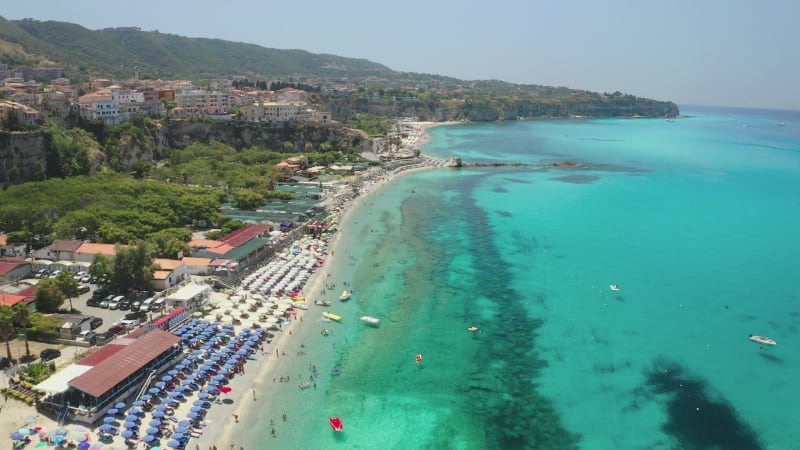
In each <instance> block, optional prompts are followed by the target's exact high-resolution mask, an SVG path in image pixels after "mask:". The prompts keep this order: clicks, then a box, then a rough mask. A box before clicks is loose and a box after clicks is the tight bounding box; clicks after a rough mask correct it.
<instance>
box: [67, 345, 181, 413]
mask: <svg viewBox="0 0 800 450" xmlns="http://www.w3.org/2000/svg"><path fill="white" fill-rule="evenodd" d="M180 341H181V339H180V338H179V337H178V336H175V335H174V334H171V333H167V332H166V331H161V330H153V331H151V332H150V333H148V334H146V335H144V336H142V337H140V338H139V339H137V340H136V341H134V342H133V343H131V344H130V345H127V346H125V348H123V349H122V350H119V351H118V352H116V353H114V354H113V355H111V356H109V357H108V358H106V359H105V360H103V361H101V362H99V363H98V364H97V365H96V366H94V367H93V368H92V370H90V371H88V372H86V373H84V374H83V375H81V376H79V377H77V378H75V379H74V380H72V381H70V383H69V384H70V386H72V387H74V388H76V389H78V390H80V391H83V392H86V393H87V394H89V395H91V396H94V397H100V396H101V395H103V394H105V393H106V392H108V391H109V390H110V389H111V388H113V387H114V386H116V385H117V384H119V383H121V382H122V381H123V380H125V378H128V377H129V376H131V375H133V374H134V373H136V372H137V371H138V370H140V369H141V368H143V367H144V366H146V365H147V364H149V363H150V362H152V361H153V360H154V359H155V358H156V357H158V356H159V355H160V354H162V353H164V352H166V351H167V350H169V349H170V348H171V347H172V346H173V345H175V344H177V343H179V342H180Z"/></svg>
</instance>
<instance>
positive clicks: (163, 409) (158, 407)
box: [156, 405, 167, 412]
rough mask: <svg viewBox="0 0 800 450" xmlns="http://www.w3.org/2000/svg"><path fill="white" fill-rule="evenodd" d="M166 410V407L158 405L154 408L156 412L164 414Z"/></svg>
mask: <svg viewBox="0 0 800 450" xmlns="http://www.w3.org/2000/svg"><path fill="white" fill-rule="evenodd" d="M166 410H167V405H158V406H156V411H161V412H164V411H166Z"/></svg>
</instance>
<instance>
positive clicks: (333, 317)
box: [322, 311, 342, 322]
mask: <svg viewBox="0 0 800 450" xmlns="http://www.w3.org/2000/svg"><path fill="white" fill-rule="evenodd" d="M322 316H323V317H325V318H326V319H330V320H335V321H337V322H341V320H342V316H340V315H338V314H334V313H329V312H328V311H325V312H324V313H322Z"/></svg>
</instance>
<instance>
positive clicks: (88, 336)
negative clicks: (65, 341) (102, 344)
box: [76, 330, 97, 345]
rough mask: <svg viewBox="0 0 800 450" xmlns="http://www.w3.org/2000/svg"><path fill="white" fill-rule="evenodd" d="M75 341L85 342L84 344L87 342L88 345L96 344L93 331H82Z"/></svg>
mask: <svg viewBox="0 0 800 450" xmlns="http://www.w3.org/2000/svg"><path fill="white" fill-rule="evenodd" d="M76 340H77V341H85V342H88V343H90V344H92V345H94V343H95V342H97V333H95V332H94V331H89V330H86V331H82V332H81V334H79V335H78V337H77V339H76Z"/></svg>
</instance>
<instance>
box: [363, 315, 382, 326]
mask: <svg viewBox="0 0 800 450" xmlns="http://www.w3.org/2000/svg"><path fill="white" fill-rule="evenodd" d="M361 320H362V321H364V322H366V323H368V324H370V325H377V324H379V323H381V319H378V318H377V317H372V316H361Z"/></svg>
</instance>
